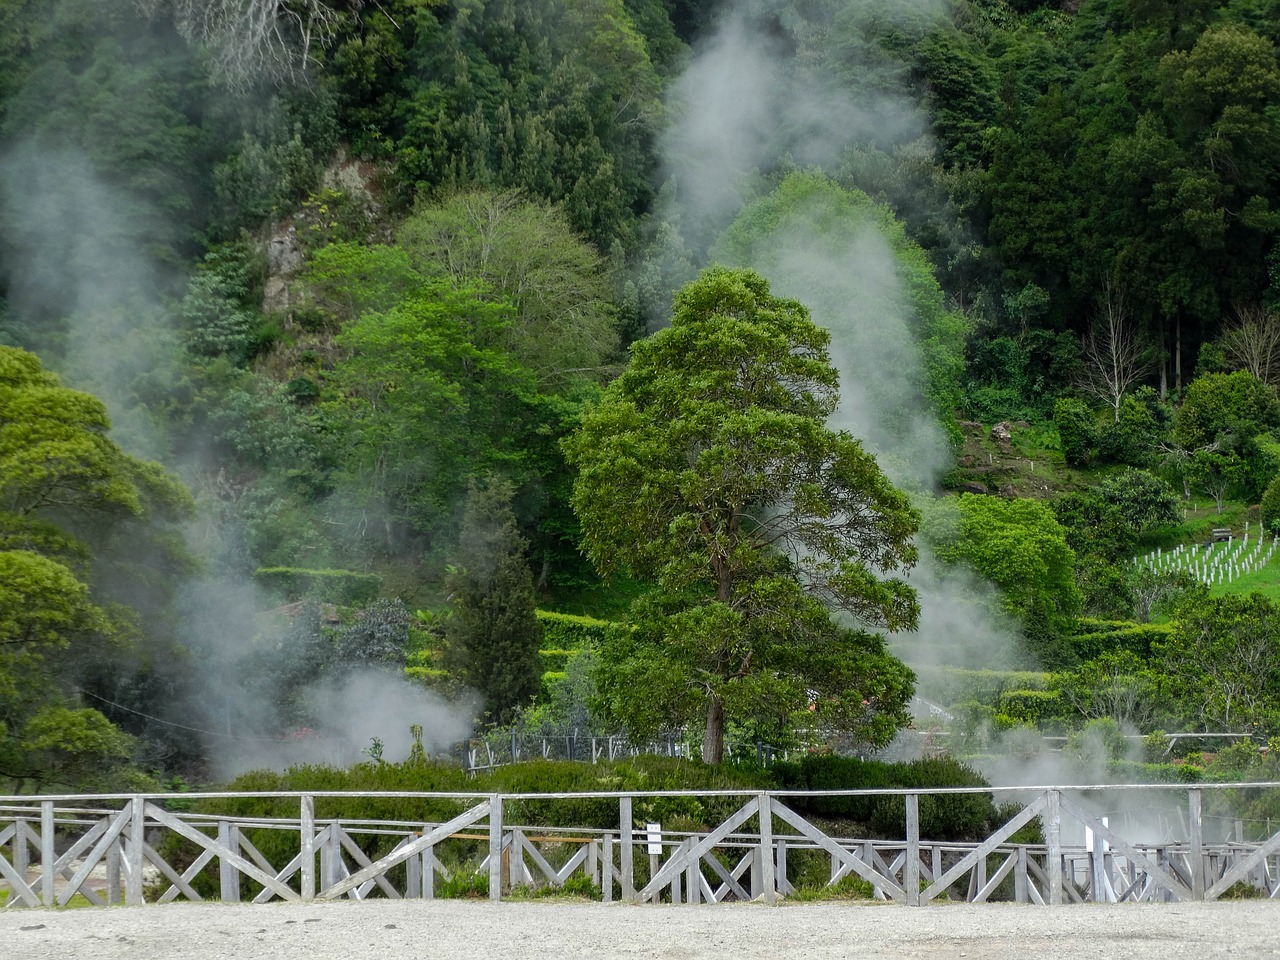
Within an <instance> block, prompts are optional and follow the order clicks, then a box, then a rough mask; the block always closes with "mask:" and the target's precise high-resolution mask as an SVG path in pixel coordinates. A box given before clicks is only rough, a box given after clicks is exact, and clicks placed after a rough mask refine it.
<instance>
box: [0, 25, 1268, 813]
mask: <svg viewBox="0 0 1280 960" xmlns="http://www.w3.org/2000/svg"><path fill="white" fill-rule="evenodd" d="M1277 43H1280V4H1277V3H1275V2H1273V0H1226V2H1219V0H1183V2H1177V3H1163V4H1161V3H1151V2H1146V0H1083V2H1081V3H1073V4H1060V3H1048V2H1035V0H1022V2H1016V3H1015V2H1009V0H938V2H933V0H928V2H924V0H922V2H918V3H914V2H913V3H888V4H886V3H884V2H880V0H854V2H848V0H842V2H835V0H817V2H813V3H805V4H796V3H794V2H791V0H759V2H751V3H746V2H741V3H740V2H736V0H717V2H715V3H694V2H685V0H679V2H677V0H663V2H659V0H482V2H478V3H460V2H456V0H444V2H439V3H432V4H424V3H422V2H420V0H380V2H378V3H364V2H359V0H299V2H290V3H280V2H275V0H244V2H238V0H237V2H232V0H218V2H211V3H204V4H201V3H195V2H190V0H141V2H136V3H135V2H132V0H121V2H118V3H101V2H92V0H22V2H16V3H10V4H6V5H5V6H4V7H3V9H0V398H2V399H3V402H2V403H0V496H2V497H3V499H2V500H0V567H3V573H2V574H0V778H7V780H8V782H9V783H10V784H12V785H13V788H14V789H24V790H26V789H46V788H47V789H52V788H53V787H54V786H67V787H69V786H76V785H107V784H108V782H113V783H128V782H141V781H140V780H138V779H137V778H138V777H141V776H145V775H154V776H155V777H156V778H158V779H156V780H154V781H153V782H161V781H163V780H164V778H165V777H167V776H168V775H169V774H171V773H175V772H177V773H181V774H183V775H184V776H188V777H190V778H191V779H195V780H199V779H202V778H207V777H208V776H211V775H213V774H214V772H215V771H222V770H226V769H240V768H241V767H240V766H239V765H238V764H237V763H236V762H232V763H224V762H223V761H224V760H225V759H227V758H231V759H233V760H234V759H236V758H237V757H248V756H249V755H250V754H252V755H253V756H255V757H256V756H261V757H263V758H266V759H264V760H263V762H277V755H276V754H272V753H270V751H272V750H276V747H274V746H269V745H264V743H260V742H258V741H256V740H254V739H253V738H254V737H261V738H263V739H264V740H265V741H269V742H271V743H274V742H275V741H276V740H280V741H282V742H285V743H286V744H287V748H286V752H287V749H296V750H298V751H304V752H305V751H306V750H312V752H311V753H308V754H307V756H308V757H315V756H321V755H322V751H321V749H320V743H319V741H320V739H321V737H322V735H321V734H320V733H318V732H317V731H324V733H323V736H330V735H331V733H332V731H333V729H334V728H333V726H332V725H327V724H328V721H329V720H330V719H331V718H332V716H333V715H334V714H337V713H340V712H341V711H342V710H348V709H350V710H354V709H356V708H355V707H353V706H351V705H352V704H355V703H356V702H357V701H359V700H361V699H363V700H365V701H369V700H371V699H377V698H371V697H369V696H367V695H366V694H367V691H368V690H369V689H371V688H379V689H383V690H386V691H391V690H392V689H395V690H398V691H400V692H399V693H396V694H394V696H393V695H392V694H391V693H389V692H388V693H387V694H386V697H385V698H384V699H385V700H386V702H387V703H392V702H393V701H394V703H395V704H396V705H397V710H398V709H399V705H400V704H401V703H404V704H411V705H414V706H413V707H412V709H419V708H420V709H421V710H422V711H423V714H422V715H423V717H428V716H429V717H433V718H437V719H433V720H430V721H423V722H424V723H425V726H426V728H427V729H426V732H425V738H426V741H427V743H428V745H431V744H436V745H438V746H443V744H444V741H445V740H447V739H448V738H449V737H455V738H456V736H461V735H462V733H465V731H466V730H467V729H468V727H469V725H470V724H471V723H472V722H473V721H475V720H477V719H478V718H479V719H481V720H482V722H483V720H484V718H486V717H487V720H488V721H503V722H506V721H514V722H516V723H517V724H518V723H520V722H522V718H523V719H528V718H529V717H533V716H535V714H537V711H539V710H541V711H542V714H541V715H547V716H550V715H555V716H560V717H568V716H572V717H573V718H574V721H573V722H574V724H575V725H577V724H579V723H580V724H583V725H593V726H595V727H596V728H598V729H599V730H601V731H605V730H607V732H610V733H613V732H626V733H630V734H633V735H635V736H637V737H638V736H643V735H647V734H649V733H656V732H660V731H667V732H669V731H671V730H672V729H680V730H694V729H696V730H697V731H698V733H697V738H696V739H699V741H700V745H701V747H702V749H703V753H704V756H705V757H706V758H707V759H709V760H712V761H718V760H719V759H721V757H722V751H723V749H724V745H725V743H726V742H732V741H734V740H735V739H738V740H747V741H751V740H758V741H760V742H766V743H771V744H782V743H794V742H798V740H799V739H803V738H804V737H806V736H810V735H812V733H813V731H814V730H816V729H822V730H828V731H835V730H838V731H839V732H840V733H841V735H843V736H845V737H846V740H845V741H844V742H845V743H855V744H857V747H858V749H864V748H865V749H871V748H873V747H875V746H877V745H881V744H883V743H885V742H887V741H888V740H890V739H891V738H892V736H893V734H894V732H895V731H896V730H897V729H899V728H900V727H901V726H903V725H904V724H907V723H909V722H911V717H910V714H909V712H908V703H909V698H910V696H911V691H912V683H913V681H912V669H914V671H915V673H916V674H917V675H918V686H919V688H920V692H921V693H922V694H925V695H927V696H929V697H936V698H939V699H946V698H953V699H954V700H955V701H956V702H948V703H947V705H948V706H956V705H957V703H966V704H970V706H966V707H965V709H964V710H959V709H957V711H956V713H957V715H963V716H966V717H971V718H972V717H976V718H978V719H975V720H974V721H973V723H974V724H975V727H974V729H977V728H978V727H979V726H981V725H982V724H986V725H987V727H989V728H990V729H996V730H1004V729H1009V728H1013V727H1019V726H1025V725H1033V726H1036V727H1037V729H1041V730H1044V729H1049V728H1050V727H1051V726H1052V725H1053V724H1059V725H1062V726H1063V729H1066V727H1067V726H1070V725H1072V724H1075V725H1079V724H1080V723H1083V722H1088V721H1094V720H1101V719H1105V718H1108V717H1109V718H1110V719H1113V720H1115V721H1116V722H1123V723H1131V724H1135V725H1137V726H1140V727H1144V729H1143V730H1142V732H1144V733H1145V732H1148V729H1145V728H1154V726H1155V725H1165V726H1166V727H1173V726H1177V725H1184V724H1190V723H1195V724H1206V723H1211V724H1221V725H1223V726H1229V727H1231V728H1232V729H1246V728H1247V729H1258V730H1262V731H1264V732H1275V731H1272V729H1271V727H1270V726H1269V725H1270V724H1273V723H1275V722H1276V717H1277V716H1280V712H1278V711H1276V709H1275V704H1274V697H1275V694H1276V690H1277V689H1278V688H1277V687H1276V670H1277V669H1280V668H1277V666H1276V664H1277V663H1280V660H1277V659H1276V658H1275V657H1274V648H1275V644H1276V639H1275V637H1274V635H1273V634H1274V631H1273V630H1272V629H1271V626H1270V623H1271V619H1272V618H1273V611H1272V609H1271V607H1270V606H1269V604H1271V603H1272V602H1275V601H1276V600H1280V596H1274V595H1273V596H1269V597H1264V598H1262V599H1257V600H1255V599H1250V598H1248V596H1247V593H1248V590H1251V589H1254V588H1261V589H1263V590H1264V592H1265V591H1267V590H1270V587H1269V586H1268V583H1269V581H1267V580H1266V579H1265V577H1266V576H1268V574H1267V573H1266V571H1267V569H1269V568H1268V567H1266V566H1265V564H1264V565H1263V566H1261V567H1257V568H1256V569H1255V568H1254V567H1251V566H1250V564H1257V563H1263V561H1262V560H1260V559H1259V558H1260V557H1263V555H1264V553H1265V551H1264V549H1263V548H1264V547H1265V545H1266V544H1267V543H1269V542H1270V541H1269V538H1270V537H1271V536H1273V535H1274V534H1275V533H1276V531H1277V529H1278V528H1280V519H1278V518H1280V506H1277V504H1280V486H1278V484H1280V480H1278V479H1277V478H1278V477H1280V400H1277V395H1276V387H1277V382H1278V381H1280V372H1278V367H1277V363H1278V360H1277V349H1278V344H1280V340H1278V339H1277V330H1280V321H1277V319H1276V318H1277V309H1278V308H1280V287H1277V283H1280V281H1278V280H1277V277H1280V254H1277V247H1276V240H1277V231H1280V125H1278V124H1280V119H1278V118H1280V110H1278V105H1280V57H1278V54H1277V49H1276V45H1277ZM6 371H7V372H6ZM51 371H56V375H55V374H54V373H53V372H51ZM837 398H838V400H837ZM109 425H110V426H109ZM901 491H906V492H901ZM851 518H852V519H851ZM918 520H919V521H920V525H921V527H922V532H920V533H919V534H917V532H916V526H917V521H918ZM855 521H856V522H855ZM1223 530H1228V531H1229V536H1230V537H1231V544H1230V547H1226V546H1222V547H1212V546H1206V543H1207V542H1211V541H1212V540H1213V538H1214V537H1215V535H1216V534H1215V531H1219V532H1221V531H1223ZM1228 549H1229V550H1230V551H1232V552H1231V554H1230V556H1228V554H1227V550H1228ZM1215 550H1216V551H1217V552H1215ZM1250 551H1251V552H1250ZM1266 556H1267V557H1268V558H1269V556H1270V554H1266ZM1266 562H1267V563H1269V562H1270V561H1269V559H1268V560H1266ZM1251 577H1252V578H1254V579H1250V578H1251ZM1233 584H1236V586H1233ZM1241 585H1242V586H1241ZM1237 589H1238V590H1239V593H1240V595H1239V596H1237ZM535 609H543V610H554V611H560V612H563V613H566V614H574V615H583V614H585V615H589V616H591V617H599V618H603V619H605V620H608V621H609V622H610V623H611V624H612V626H610V627H608V628H600V632H599V633H593V632H591V631H590V630H586V632H584V633H583V634H582V636H581V637H579V636H578V635H577V634H575V633H574V632H573V631H572V630H569V629H568V628H565V627H563V625H561V626H558V627H555V628H548V630H550V635H546V634H544V636H543V639H542V641H541V643H542V649H541V651H539V643H540V641H539V639H538V635H539V633H538V631H539V624H540V623H541V622H542V621H540V620H538V619H537V615H536V614H535V612H534V611H535ZM1206 610H1208V611H1210V612H1211V613H1212V616H1213V618H1214V621H1213V623H1210V622H1209V621H1208V620H1206V617H1208V616H1209V614H1207V613H1205V612H1204V611H1206ZM584 629H585V628H584ZM557 631H559V632H557ZM564 631H568V632H564ZM1253 639H1257V644H1256V645H1254V646H1251V645H1250V643H1251V642H1252V640H1253ZM579 644H580V645H579ZM578 654H582V659H581V660H577V661H574V660H572V658H573V657H574V656H576V655H578ZM566 658H569V659H566ZM575 663H576V664H577V665H576V666H575V665H574V664H575ZM904 663H910V664H911V669H909V668H908V667H907V666H905V665H904ZM972 667H981V668H984V669H987V668H990V669H994V670H1010V671H1012V670H1014V669H1019V670H1023V669H1034V670H1043V671H1048V672H1047V673H1045V674H1044V675H1043V676H1044V677H1047V678H1049V679H1042V680H1040V681H1036V683H1038V684H1039V686H1038V687H1037V688H1036V689H1035V690H1018V689H1014V690H1012V693H1028V694H1035V696H1028V697H1024V698H1022V699H1019V698H1018V697H1017V696H1012V693H1011V692H1010V689H1009V688H1007V684H1006V687H1005V688H1002V690H1003V691H1004V692H1002V693H1000V694H998V695H994V694H991V693H990V691H989V690H987V689H985V688H981V690H980V695H977V694H975V695H974V696H975V697H976V699H974V700H972V701H971V700H969V699H966V697H969V694H968V693H963V692H961V693H956V690H957V689H959V688H961V687H964V683H961V682H960V681H959V680H956V679H955V677H954V676H953V675H952V674H950V673H946V671H954V670H959V669H963V668H972ZM940 671H941V672H940ZM1175 674H1176V675H1181V676H1183V677H1186V678H1196V679H1188V680H1187V682H1186V683H1184V684H1181V685H1179V684H1176V683H1173V682H1172V680H1171V679H1170V678H1171V677H1173V676H1174V675H1175ZM939 676H942V677H943V679H942V680H939V679H938V678H939ZM1019 676H1021V674H1019ZM388 678H392V679H388ZM1024 680H1025V678H1024V679H1019V680H1014V679H1009V680H1008V684H1016V683H1022V682H1024ZM968 682H969V681H968V680H966V681H965V683H968ZM1003 682H1004V681H1002V683H1003ZM1025 682H1028V683H1029V682H1031V681H1025ZM973 683H974V684H978V681H976V680H974V681H973ZM1197 685H1198V686H1197ZM1242 686H1247V687H1249V689H1250V690H1251V691H1252V693H1250V694H1249V696H1248V697H1245V698H1244V699H1242V696H1241V694H1240V693H1239V692H1238V691H1239V689H1240V688H1242ZM978 687H979V688H980V687H981V685H980V684H978ZM965 689H966V690H967V689H968V688H967V687H965ZM1200 690H1203V691H1207V692H1204V693H1203V695H1202V694H1201V693H1200V692H1198V691H1200ZM406 691H407V692H406ZM557 691H559V693H557ZM575 691H576V692H575ZM583 691H590V693H586V692H583ZM1259 691H1260V692H1259ZM401 693H403V694H404V697H405V699H404V700H403V701H401V700H399V699H396V697H399V696H400V694H401ZM1006 694H1009V696H1006ZM557 696H561V698H562V700H561V701H555V697H557ZM1001 697H1003V698H1004V699H1001ZM1250 697H1252V699H1250ZM570 700H572V703H570V702H569V701H570ZM1032 703H1034V704H1036V705H1037V706H1036V707H1035V708H1034V709H1033V708H1032V707H1029V706H1027V705H1028V704H1032ZM477 704H479V706H477ZM975 704H976V705H975ZM1055 705H1056V706H1055ZM406 709H409V707H406ZM432 710H435V711H437V712H434V713H432V712H430V711H432ZM1055 710H1057V711H1058V712H1057V713H1055V712H1054V711H1055ZM391 712H395V711H391ZM401 712H402V711H401ZM388 715H389V714H388V713H387V712H383V713H380V714H379V715H378V716H377V717H376V718H375V719H376V722H375V720H374V719H371V720H370V722H369V726H368V729H375V730H376V729H378V728H379V727H378V725H379V724H385V723H390V722H392V721H391V720H388V719H387V717H388ZM402 719H403V718H402V717H400V716H398V715H397V716H396V717H395V718H394V723H395V724H397V725H398V726H406V723H407V721H406V722H401V720H402ZM433 724H434V727H435V728H436V729H438V730H439V731H441V732H440V733H439V735H438V739H437V740H433V739H432V738H433V733H432V727H433ZM1253 724H1257V725H1258V726H1257V727H1256V728H1254V727H1253V726H1252V725H1253ZM351 729H352V730H353V731H354V730H359V732H360V733H363V732H364V731H365V729H366V726H364V725H361V724H356V723H353V724H352V725H351ZM1054 729H1058V728H1057V727H1055V728H1054ZM1072 729H1074V727H1073V728H1072ZM445 731H448V733H447V734H446V732H445ZM455 735H456V736H455ZM370 736H378V737H379V739H380V742H384V743H385V745H388V749H391V746H390V745H394V748H395V749H401V747H403V748H404V749H408V746H407V741H406V740H405V739H404V731H399V730H397V732H396V736H399V737H400V739H399V740H396V739H395V737H392V736H390V735H387V736H384V735H382V734H380V733H378V734H370ZM348 739H350V738H348ZM975 742H977V741H975ZM75 745H78V746H75ZM299 745H301V746H299ZM364 746H365V744H360V743H357V744H355V745H354V746H353V745H352V744H351V743H349V742H348V743H346V744H345V745H344V746H343V748H342V749H343V750H344V751H346V752H345V753H343V754H342V757H343V758H344V760H350V759H352V757H353V756H354V757H356V758H358V757H359V756H360V750H361V749H363V747H364ZM73 747H74V749H73ZM260 748H261V750H262V751H263V752H262V753H261V754H259V753H254V751H258V750H259V749H260ZM353 751H354V753H353ZM246 762H247V761H246ZM3 782H4V780H2V779H0V783H3Z"/></svg>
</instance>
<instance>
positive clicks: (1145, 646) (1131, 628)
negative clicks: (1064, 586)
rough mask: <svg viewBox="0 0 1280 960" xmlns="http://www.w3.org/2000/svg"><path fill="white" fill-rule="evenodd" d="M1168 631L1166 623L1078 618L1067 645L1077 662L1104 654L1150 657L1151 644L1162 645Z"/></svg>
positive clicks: (1169, 628) (1152, 646)
mask: <svg viewBox="0 0 1280 960" xmlns="http://www.w3.org/2000/svg"><path fill="white" fill-rule="evenodd" d="M1171 629H1172V628H1171V627H1170V626H1169V624H1167V623H1132V622H1130V621H1126V620H1120V621H1105V620H1091V619H1081V620H1080V621H1079V625H1078V632H1076V633H1074V634H1072V636H1071V645H1072V647H1074V648H1075V652H1076V656H1078V657H1079V658H1080V660H1081V661H1084V660H1092V659H1094V658H1095V657H1097V656H1099V655H1101V654H1104V653H1119V652H1124V653H1131V654H1133V655H1134V656H1137V657H1141V658H1143V659H1145V658H1147V657H1150V656H1151V654H1152V651H1153V649H1154V645H1156V644H1159V643H1162V642H1164V641H1165V640H1166V639H1167V638H1168V636H1169V631H1170V630H1171Z"/></svg>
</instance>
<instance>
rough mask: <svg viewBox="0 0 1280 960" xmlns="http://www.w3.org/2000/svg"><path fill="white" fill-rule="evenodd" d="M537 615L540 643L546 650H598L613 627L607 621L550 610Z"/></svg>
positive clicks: (540, 611) (539, 612)
mask: <svg viewBox="0 0 1280 960" xmlns="http://www.w3.org/2000/svg"><path fill="white" fill-rule="evenodd" d="M537 615H538V622H539V623H541V624H542V637H543V639H542V643H543V646H544V648H547V649H558V650H582V649H584V648H599V647H600V645H601V644H602V643H603V642H604V639H605V635H606V634H607V633H608V631H609V630H610V628H612V627H613V626H614V624H613V623H611V622H610V621H608V620H597V619H596V618H595V617H580V616H576V615H574V614H571V613H555V612H554V611H551V610H539V611H538V614H537Z"/></svg>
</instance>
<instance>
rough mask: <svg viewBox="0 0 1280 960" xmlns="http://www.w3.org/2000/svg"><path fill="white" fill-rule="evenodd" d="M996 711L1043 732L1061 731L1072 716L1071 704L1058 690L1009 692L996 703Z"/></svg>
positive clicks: (1003, 694) (1002, 695)
mask: <svg viewBox="0 0 1280 960" xmlns="http://www.w3.org/2000/svg"><path fill="white" fill-rule="evenodd" d="M995 709H996V711H997V712H998V713H999V714H1001V715H1003V716H1006V717H1009V718H1010V719H1012V720H1014V721H1016V722H1018V723H1025V724H1030V725H1031V726H1034V727H1037V728H1039V729H1040V730H1043V731H1045V732H1050V731H1053V730H1057V729H1061V728H1062V727H1063V726H1064V725H1065V724H1066V723H1067V722H1068V721H1070V720H1071V719H1072V717H1073V716H1074V713H1075V711H1074V708H1073V707H1072V705H1071V702H1070V701H1069V700H1068V699H1067V698H1065V697H1064V696H1063V695H1062V693H1061V691H1059V690H1009V691H1006V692H1005V693H1002V694H1001V695H1000V699H999V700H997V701H996V707H995Z"/></svg>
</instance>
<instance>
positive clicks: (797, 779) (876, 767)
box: [773, 754, 996, 840]
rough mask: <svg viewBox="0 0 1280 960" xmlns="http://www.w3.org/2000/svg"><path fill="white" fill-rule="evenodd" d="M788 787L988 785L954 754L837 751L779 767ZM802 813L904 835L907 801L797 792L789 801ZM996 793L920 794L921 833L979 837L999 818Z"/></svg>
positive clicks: (931, 836) (953, 837) (938, 836)
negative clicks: (883, 757) (864, 756)
mask: <svg viewBox="0 0 1280 960" xmlns="http://www.w3.org/2000/svg"><path fill="white" fill-rule="evenodd" d="M773 772H774V775H775V776H776V777H777V778H778V781H779V784H780V786H781V788H782V789H792V790H875V789H904V788H920V789H929V788H945V787H985V786H987V785H988V784H987V782H986V780H984V779H983V778H982V777H981V776H980V775H979V774H978V773H976V772H975V771H974V770H971V769H970V768H969V767H966V766H964V765H963V764H961V763H959V762H958V761H956V760H953V759H951V758H949V757H941V758H926V759H922V760H914V761H912V762H911V763H882V762H880V761H877V760H859V759H857V758H856V757H840V756H836V755H834V754H811V755H809V756H806V757H804V758H803V759H801V760H800V761H799V762H798V763H783V764H778V765H776V766H775V767H774V768H773ZM787 802H788V805H791V806H793V807H794V808H795V809H796V811H797V812H798V813H801V814H802V815H814V816H822V817H831V818H837V819H850V820H854V821H856V822H857V823H858V824H859V825H860V826H862V827H863V828H865V829H867V830H869V831H870V832H872V833H876V834H881V835H884V836H892V837H900V836H902V831H903V829H904V823H905V811H906V801H905V799H904V798H903V797H901V796H888V797H876V796H865V797H813V798H801V797H793V798H790V800H788V801H787ZM995 818H996V810H995V807H994V805H993V804H992V801H991V796H990V794H986V793H970V794H950V795H943V796H930V795H922V796H921V797H920V833H921V836H923V837H927V838H929V839H932V840H977V839H981V838H982V837H984V836H985V832H986V831H987V830H988V829H989V827H990V826H991V825H992V824H993V823H994V822H995Z"/></svg>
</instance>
